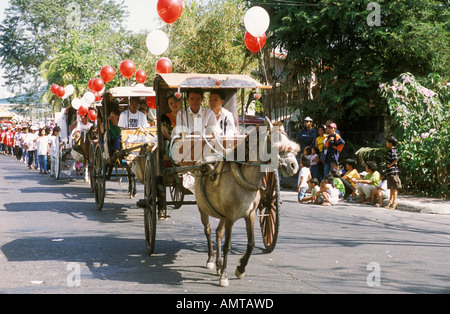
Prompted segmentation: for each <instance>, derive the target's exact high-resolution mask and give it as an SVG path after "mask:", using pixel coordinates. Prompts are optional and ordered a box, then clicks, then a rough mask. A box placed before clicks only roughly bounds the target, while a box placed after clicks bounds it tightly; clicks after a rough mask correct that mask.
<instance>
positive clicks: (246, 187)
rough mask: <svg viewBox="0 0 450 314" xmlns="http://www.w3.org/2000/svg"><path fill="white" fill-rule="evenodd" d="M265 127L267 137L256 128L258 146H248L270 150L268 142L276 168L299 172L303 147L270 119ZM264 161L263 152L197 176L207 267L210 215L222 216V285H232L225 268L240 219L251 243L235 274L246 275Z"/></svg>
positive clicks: (210, 264) (211, 255)
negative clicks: (249, 158) (234, 227)
mask: <svg viewBox="0 0 450 314" xmlns="http://www.w3.org/2000/svg"><path fill="white" fill-rule="evenodd" d="M266 126H267V127H268V130H269V132H267V135H266V136H262V134H263V133H262V132H260V130H259V129H255V130H254V131H255V132H257V133H258V140H257V141H256V142H257V147H248V145H249V143H250V141H248V140H247V144H246V145H247V149H248V150H249V151H254V150H257V151H259V152H260V151H262V150H261V149H260V145H263V149H264V151H267V150H266V149H267V147H268V146H267V145H270V146H269V147H271V149H272V150H271V155H272V156H275V158H276V159H277V160H276V163H275V165H276V166H275V167H279V169H280V172H281V174H282V175H283V176H285V177H287V176H292V175H294V174H295V173H297V171H298V163H297V159H296V158H295V156H296V154H297V152H298V151H299V149H300V148H299V146H298V144H297V143H295V142H292V141H290V140H289V139H288V137H287V134H286V133H284V132H283V131H280V129H279V128H278V127H273V125H272V123H270V121H269V120H268V119H267V118H266ZM249 137H250V136H249ZM249 137H248V138H249ZM273 152H276V154H272V153H273ZM272 162H273V161H272ZM265 163H267V159H264V158H261V156H260V154H258V158H257V160H256V161H251V162H233V161H221V162H220V163H219V166H218V167H216V168H215V169H213V170H211V171H209V173H206V174H205V171H198V172H197V177H199V178H198V179H197V180H196V183H195V197H196V200H197V205H198V208H199V211H200V215H201V221H202V224H203V226H204V230H205V235H206V238H207V241H208V261H207V264H206V267H207V268H209V269H212V268H214V262H213V258H214V250H213V247H212V242H211V227H210V224H209V216H211V217H215V218H218V219H220V222H219V225H218V227H217V230H216V236H217V239H216V241H217V258H216V268H217V272H218V274H219V275H220V281H219V284H220V285H221V286H228V285H229V283H228V277H227V271H226V269H227V258H228V254H229V252H230V250H231V233H232V228H233V225H234V223H235V222H236V221H237V220H238V219H240V218H244V219H245V222H246V229H247V238H248V242H247V250H246V252H245V254H244V255H243V256H242V258H241V260H240V263H239V266H237V268H236V272H235V274H236V276H237V277H238V278H242V277H243V276H244V272H245V267H246V265H247V263H248V260H249V258H250V255H251V252H252V250H253V247H254V245H255V240H254V218H255V210H256V209H257V207H258V204H259V202H260V198H261V193H260V187H261V184H262V177H263V174H264V172H263V171H261V170H262V168H261V167H262V166H264V164H265ZM203 170H204V169H203ZM224 231H225V243H224V246H223V262H222V260H221V251H220V246H221V243H222V238H223V233H224Z"/></svg>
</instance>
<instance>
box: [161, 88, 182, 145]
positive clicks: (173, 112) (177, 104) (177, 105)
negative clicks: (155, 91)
mask: <svg viewBox="0 0 450 314" xmlns="http://www.w3.org/2000/svg"><path fill="white" fill-rule="evenodd" d="M167 102H168V104H169V108H170V112H168V113H165V114H163V115H161V131H162V134H163V136H164V138H165V139H166V140H169V141H170V140H171V139H172V135H171V134H172V130H173V129H174V128H175V126H176V125H177V114H178V112H179V111H180V110H181V107H182V104H181V99H178V98H176V97H175V94H174V93H169V94H168V95H167Z"/></svg>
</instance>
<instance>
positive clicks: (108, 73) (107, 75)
mask: <svg viewBox="0 0 450 314" xmlns="http://www.w3.org/2000/svg"><path fill="white" fill-rule="evenodd" d="M115 75H116V71H114V68H113V67H112V66H110V65H105V66H104V67H103V68H102V69H101V70H100V77H101V78H102V80H103V81H104V82H105V83H109V82H111V81H112V80H113V79H114V76H115Z"/></svg>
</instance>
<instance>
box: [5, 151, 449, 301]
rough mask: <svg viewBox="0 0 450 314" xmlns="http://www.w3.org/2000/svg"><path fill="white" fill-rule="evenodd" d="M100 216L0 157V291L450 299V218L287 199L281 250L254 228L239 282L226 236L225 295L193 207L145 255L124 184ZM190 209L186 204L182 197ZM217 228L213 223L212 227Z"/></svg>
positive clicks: (81, 196) (111, 188) (67, 191)
mask: <svg viewBox="0 0 450 314" xmlns="http://www.w3.org/2000/svg"><path fill="white" fill-rule="evenodd" d="M106 189H107V195H106V200H105V205H104V209H103V211H98V210H97V209H96V206H95V202H94V198H93V194H92V193H91V190H90V187H89V186H88V184H86V183H84V182H83V180H82V177H77V178H76V177H74V176H73V174H70V175H69V174H68V173H63V175H62V178H61V180H59V181H56V180H54V179H53V178H50V177H49V176H48V175H39V174H38V172H37V171H35V170H29V169H27V168H26V166H25V165H24V164H23V163H19V162H18V161H16V160H15V159H13V158H11V157H8V156H3V155H0V274H1V275H0V293H11V294H18V293H86V294H93V293H113V294H122V293H136V294H141V293H159V294H179V295H189V294H208V295H218V294H222V293H229V294H254V295H259V296H266V295H270V294H327V293H331V294H334V293H350V294H354V293H364V294H379V293H449V292H450V285H449V282H450V280H449V279H450V270H449V268H448V261H449V260H450V241H449V240H450V216H448V215H427V214H420V213H414V212H405V211H392V210H388V209H384V208H375V207H371V206H364V205H358V204H348V203H342V204H341V203H339V204H338V205H337V206H333V207H321V206H318V205H309V204H298V203H297V200H296V198H297V195H296V193H295V192H293V191H290V190H285V189H283V190H282V191H281V198H282V200H283V204H282V206H281V220H280V221H281V223H280V234H279V239H278V243H277V246H276V249H275V250H274V252H272V253H270V254H268V253H266V252H265V251H264V246H263V244H262V240H261V236H260V230H259V229H258V227H257V229H256V230H255V234H256V247H255V249H254V252H253V254H252V256H251V258H250V262H249V265H248V267H247V272H246V274H245V277H244V278H243V279H237V278H235V277H234V276H233V273H234V269H235V267H236V265H237V263H238V260H239V258H240V256H241V255H242V254H243V252H244V251H245V248H246V234H245V226H244V222H243V221H238V222H237V223H236V225H235V228H234V230H233V238H232V243H233V248H232V252H231V256H230V259H229V270H228V273H229V277H230V287H228V288H223V287H219V285H218V281H219V280H218V276H217V275H216V273H215V270H208V269H206V268H205V264H206V259H207V250H206V239H205V237H204V234H203V226H202V224H201V222H200V215H199V213H198V211H197V209H196V206H194V205H185V206H182V207H181V208H180V209H177V210H175V209H170V210H169V215H170V216H171V217H170V218H169V219H167V220H164V221H158V224H157V231H156V233H157V237H156V247H155V253H154V254H153V255H152V256H148V255H147V253H146V251H145V242H144V224H143V211H142V209H140V208H138V207H137V206H136V200H137V199H138V198H139V197H143V186H142V185H141V184H139V183H138V196H137V198H136V199H130V198H129V197H128V195H127V189H126V184H125V183H119V182H107V186H106ZM189 198H190V199H192V198H193V196H189ZM211 221H212V226H213V228H215V226H216V225H217V220H213V219H212V220H211Z"/></svg>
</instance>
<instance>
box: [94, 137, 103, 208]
mask: <svg viewBox="0 0 450 314" xmlns="http://www.w3.org/2000/svg"><path fill="white" fill-rule="evenodd" d="M92 168H93V173H94V174H93V177H94V196H95V203H96V204H97V209H98V210H102V208H103V204H104V202H105V194H106V162H105V160H104V159H103V148H102V146H101V145H99V144H97V145H96V147H95V152H94V164H93V167H92Z"/></svg>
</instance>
